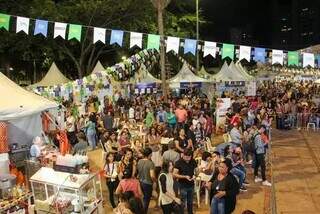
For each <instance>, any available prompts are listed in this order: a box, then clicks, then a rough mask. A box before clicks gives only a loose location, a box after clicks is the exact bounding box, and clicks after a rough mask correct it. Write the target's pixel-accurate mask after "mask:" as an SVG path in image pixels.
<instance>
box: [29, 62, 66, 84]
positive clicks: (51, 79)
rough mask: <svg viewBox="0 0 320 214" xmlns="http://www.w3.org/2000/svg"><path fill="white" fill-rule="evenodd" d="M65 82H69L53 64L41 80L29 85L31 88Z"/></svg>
mask: <svg viewBox="0 0 320 214" xmlns="http://www.w3.org/2000/svg"><path fill="white" fill-rule="evenodd" d="M67 82H70V80H69V79H68V78H67V77H65V76H64V75H63V74H62V73H61V71H60V70H59V68H58V67H57V65H56V64H55V63H54V62H53V63H52V65H51V67H50V69H49V71H48V73H47V74H46V75H45V76H44V77H43V78H42V80H41V81H40V82H37V83H35V84H33V85H31V87H38V86H53V85H59V84H64V83H67Z"/></svg>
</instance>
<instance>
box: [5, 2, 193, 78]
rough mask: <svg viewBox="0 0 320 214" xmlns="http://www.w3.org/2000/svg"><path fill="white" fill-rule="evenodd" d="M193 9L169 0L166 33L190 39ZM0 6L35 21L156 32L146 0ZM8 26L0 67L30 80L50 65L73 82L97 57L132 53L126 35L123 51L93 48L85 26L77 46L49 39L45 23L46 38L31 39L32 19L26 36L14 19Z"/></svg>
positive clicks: (154, 17)
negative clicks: (22, 73) (23, 73)
mask: <svg viewBox="0 0 320 214" xmlns="http://www.w3.org/2000/svg"><path fill="white" fill-rule="evenodd" d="M194 7H195V3H194V1H189V0H186V1H180V0H172V1H171V3H170V5H169V8H168V10H167V12H166V13H165V16H164V17H165V33H166V34H168V35H174V36H179V37H195V25H196V17H195V11H194ZM0 8H1V11H2V12H3V13H7V14H12V15H18V16H24V17H31V18H36V19H44V20H49V21H58V22H66V23H71V24H81V25H88V26H95V27H103V28H107V29H123V30H128V31H136V32H147V33H157V14H156V10H155V8H154V7H153V5H152V3H151V1H150V0H90V1H88V0H60V1H53V0H19V1H15V0H0ZM10 26H11V27H10V32H5V31H3V30H1V31H0V39H1V41H2V42H1V43H0V66H1V67H2V68H5V67H8V66H6V65H7V64H9V65H10V66H12V67H16V68H18V69H21V70H26V71H27V76H29V78H30V77H32V76H33V74H32V73H33V70H34V69H36V70H37V71H38V72H39V71H46V70H47V69H48V67H49V66H50V64H51V63H52V62H53V61H55V62H57V64H58V66H59V68H60V69H61V70H62V71H64V73H67V74H68V75H67V76H68V77H71V78H76V77H82V76H84V75H87V74H89V73H90V72H91V70H92V69H93V67H94V65H95V64H96V62H97V61H98V60H99V59H105V60H107V61H106V63H105V64H110V63H111V61H112V63H113V62H114V61H115V59H116V58H117V57H119V56H115V54H117V52H119V50H120V52H121V55H129V54H132V50H129V48H128V46H129V45H128V44H127V43H128V35H125V39H124V41H125V45H124V46H125V47H124V48H123V49H117V51H116V52H115V51H114V49H115V47H114V46H110V45H108V44H106V45H104V44H102V43H96V44H92V35H93V32H92V29H88V28H83V32H82V37H81V38H82V40H81V42H77V41H75V40H71V41H66V40H63V39H59V38H56V39H53V23H50V24H49V33H48V38H44V37H42V36H40V35H37V36H33V29H34V21H31V23H30V31H29V35H25V34H24V33H18V34H16V33H15V21H13V20H11V24H10ZM66 38H67V37H66ZM107 38H108V34H107ZM106 42H107V43H108V42H109V41H108V39H107V41H106ZM123 51H126V52H127V53H128V54H123V53H122V52H123ZM120 52H119V53H120ZM119 53H118V55H119ZM121 55H120V56H121ZM109 60H111V61H109ZM34 63H35V64H36V66H35V67H34ZM37 76H38V77H39V75H37Z"/></svg>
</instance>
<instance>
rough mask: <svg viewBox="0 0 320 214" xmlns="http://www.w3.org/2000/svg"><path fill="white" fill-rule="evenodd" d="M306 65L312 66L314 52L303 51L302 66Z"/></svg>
mask: <svg viewBox="0 0 320 214" xmlns="http://www.w3.org/2000/svg"><path fill="white" fill-rule="evenodd" d="M308 65H310V66H311V67H312V68H314V54H312V53H303V67H307V66H308Z"/></svg>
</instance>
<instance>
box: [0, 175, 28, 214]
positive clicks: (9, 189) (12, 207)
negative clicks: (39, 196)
mask: <svg viewBox="0 0 320 214" xmlns="http://www.w3.org/2000/svg"><path fill="white" fill-rule="evenodd" d="M30 197H31V194H29V193H28V192H27V191H26V190H25V189H24V188H23V187H22V186H17V185H16V176H14V175H10V174H1V175H0V213H12V212H17V211H20V210H24V209H25V208H27V207H28V204H30Z"/></svg>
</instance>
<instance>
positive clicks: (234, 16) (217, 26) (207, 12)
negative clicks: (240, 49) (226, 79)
mask: <svg viewBox="0 0 320 214" xmlns="http://www.w3.org/2000/svg"><path fill="white" fill-rule="evenodd" d="M269 2H270V1H268V0H260V1H255V0H240V1H239V0H238V1H237V0H202V2H201V8H202V11H203V15H204V16H205V19H206V20H207V21H208V22H209V23H207V24H205V25H202V26H201V27H200V29H201V30H200V34H201V36H200V37H201V38H202V39H205V40H211V41H217V42H230V29H231V28H234V27H235V28H246V27H249V28H251V31H252V32H251V34H252V37H253V39H254V40H256V41H257V42H258V43H259V45H260V46H271V44H272V41H271V36H270V32H271V27H272V26H271V22H270V21H269V22H268V20H270V16H271V10H270V3H269Z"/></svg>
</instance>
